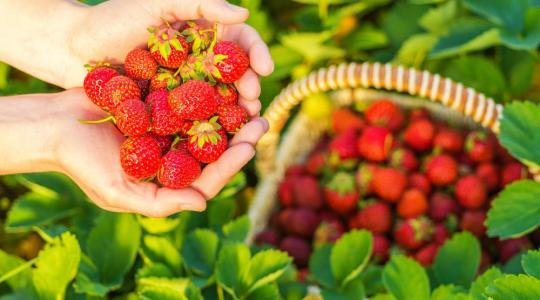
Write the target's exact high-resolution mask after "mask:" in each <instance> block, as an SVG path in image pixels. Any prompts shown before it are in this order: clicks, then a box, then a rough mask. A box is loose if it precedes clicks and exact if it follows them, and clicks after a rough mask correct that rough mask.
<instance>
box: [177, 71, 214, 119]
mask: <svg viewBox="0 0 540 300" xmlns="http://www.w3.org/2000/svg"><path fill="white" fill-rule="evenodd" d="M169 104H170V105H171V108H172V109H173V111H174V112H176V113H177V114H178V115H179V116H180V118H182V119H186V120H191V121H197V120H205V119H208V118H210V117H212V116H213V115H214V114H215V113H216V111H217V107H218V104H217V102H216V97H215V94H214V88H212V86H211V85H210V84H208V83H206V82H204V81H200V80H189V81H187V82H186V83H184V84H182V85H181V86H179V87H177V88H175V89H173V90H172V91H171V92H170V93H169Z"/></svg>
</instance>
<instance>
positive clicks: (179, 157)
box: [157, 150, 201, 189]
mask: <svg viewBox="0 0 540 300" xmlns="http://www.w3.org/2000/svg"><path fill="white" fill-rule="evenodd" d="M200 175H201V166H200V165H199V162H198V161H197V160H196V159H195V158H193V156H191V155H189V154H188V153H186V152H185V151H182V150H171V151H169V152H168V153H167V154H165V156H163V158H162V159H161V167H160V168H159V171H158V173H157V179H158V181H159V183H161V184H162V185H163V186H164V187H168V188H171V189H181V188H185V187H188V186H189V185H191V183H193V181H195V180H196V179H197V178H199V176H200Z"/></svg>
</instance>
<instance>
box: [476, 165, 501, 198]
mask: <svg viewBox="0 0 540 300" xmlns="http://www.w3.org/2000/svg"><path fill="white" fill-rule="evenodd" d="M475 174H476V176H478V178H480V180H482V182H483V183H484V185H485V186H486V189H487V190H488V192H492V191H495V190H496V189H497V188H498V187H499V168H497V166H496V165H495V164H494V163H481V164H479V165H478V166H477V167H476V171H475Z"/></svg>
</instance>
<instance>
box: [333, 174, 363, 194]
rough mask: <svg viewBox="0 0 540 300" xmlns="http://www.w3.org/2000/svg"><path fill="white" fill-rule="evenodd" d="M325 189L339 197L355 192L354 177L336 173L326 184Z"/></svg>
mask: <svg viewBox="0 0 540 300" xmlns="http://www.w3.org/2000/svg"><path fill="white" fill-rule="evenodd" d="M327 187H328V188H329V189H331V190H332V191H335V192H337V193H338V194H340V195H345V194H348V193H351V192H354V191H355V190H356V182H355V178H354V175H352V174H350V173H347V172H338V173H336V174H335V175H334V177H333V178H332V179H331V180H330V182H329V183H328V184H327Z"/></svg>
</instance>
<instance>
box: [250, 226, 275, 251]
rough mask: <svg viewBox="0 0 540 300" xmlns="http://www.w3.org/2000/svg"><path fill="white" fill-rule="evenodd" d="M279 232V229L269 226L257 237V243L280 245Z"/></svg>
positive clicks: (259, 244) (260, 244)
mask: <svg viewBox="0 0 540 300" xmlns="http://www.w3.org/2000/svg"><path fill="white" fill-rule="evenodd" d="M279 239H280V236H279V232H277V230H274V229H271V228H267V229H265V230H263V231H261V232H259V234H257V236H256V237H255V244H256V245H258V246H262V245H272V246H274V247H277V246H278V245H279Z"/></svg>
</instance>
